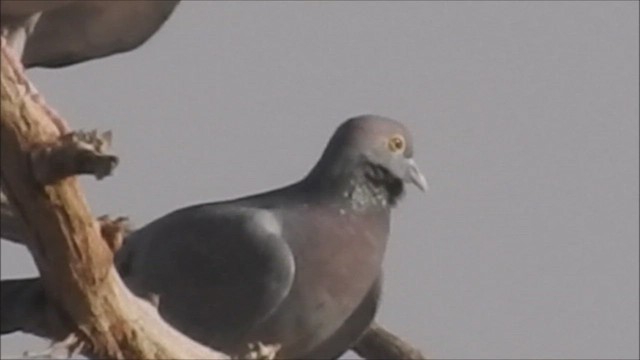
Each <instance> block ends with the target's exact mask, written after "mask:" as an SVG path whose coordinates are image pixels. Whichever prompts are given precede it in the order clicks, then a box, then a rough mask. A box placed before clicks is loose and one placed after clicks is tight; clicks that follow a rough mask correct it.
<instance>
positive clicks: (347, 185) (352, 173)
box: [304, 162, 404, 210]
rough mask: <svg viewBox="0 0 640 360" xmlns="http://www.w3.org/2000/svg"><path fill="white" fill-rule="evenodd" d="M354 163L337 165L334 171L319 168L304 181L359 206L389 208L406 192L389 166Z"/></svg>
mask: <svg viewBox="0 0 640 360" xmlns="http://www.w3.org/2000/svg"><path fill="white" fill-rule="evenodd" d="M343 165H344V164H343ZM351 165H352V166H338V167H333V170H334V171H322V170H319V169H318V168H316V169H314V170H313V171H312V172H311V173H310V174H309V176H307V178H306V179H305V181H304V182H305V183H306V184H308V185H309V189H313V192H314V193H317V194H318V195H320V194H321V196H322V197H325V198H326V197H327V195H329V197H330V198H333V199H339V200H340V201H346V202H348V203H349V204H350V206H351V207H352V208H353V209H355V210H371V209H388V208H390V207H392V206H394V205H395V204H396V202H397V201H398V199H399V198H400V197H401V196H402V194H403V192H404V185H403V183H402V181H401V180H399V179H397V178H395V177H394V176H392V175H391V174H390V173H389V172H388V171H387V170H386V169H384V168H382V167H380V166H377V165H374V164H371V163H368V162H361V163H358V164H351ZM336 169H343V170H342V171H340V170H336Z"/></svg>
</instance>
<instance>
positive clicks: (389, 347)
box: [353, 323, 426, 360]
mask: <svg viewBox="0 0 640 360" xmlns="http://www.w3.org/2000/svg"><path fill="white" fill-rule="evenodd" d="M353 351H354V352H355V353H356V354H358V355H359V356H361V357H362V358H363V359H370V360H373V359H395V360H403V359H405V360H421V359H426V357H425V356H424V355H422V353H421V352H420V350H418V349H416V348H415V347H413V346H411V345H410V344H409V343H407V342H406V341H404V340H402V339H400V338H399V337H397V336H396V335H394V334H392V333H391V332H389V331H388V330H386V329H385V328H383V327H382V326H380V325H378V324H376V323H374V324H372V325H371V327H370V328H369V330H367V332H366V333H365V334H364V335H363V336H362V338H361V339H360V340H359V341H358V343H357V344H356V346H354V347H353Z"/></svg>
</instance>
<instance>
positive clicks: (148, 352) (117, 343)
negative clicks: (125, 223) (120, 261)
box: [0, 39, 226, 359]
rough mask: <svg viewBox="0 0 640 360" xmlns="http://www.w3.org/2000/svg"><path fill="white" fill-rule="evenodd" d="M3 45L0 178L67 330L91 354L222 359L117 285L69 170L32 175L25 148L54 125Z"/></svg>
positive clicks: (43, 139)
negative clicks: (53, 175)
mask: <svg viewBox="0 0 640 360" xmlns="http://www.w3.org/2000/svg"><path fill="white" fill-rule="evenodd" d="M7 51H8V49H7V47H6V43H5V41H4V39H2V61H1V62H0V63H1V71H0V72H1V93H0V100H1V113H0V117H1V123H0V134H1V138H0V139H1V146H2V147H1V151H0V156H1V162H0V164H1V174H2V183H3V185H4V190H5V191H6V195H7V197H8V199H9V201H10V202H11V204H13V206H14V209H15V211H16V213H15V214H16V215H18V216H19V217H20V218H21V219H23V220H24V223H25V225H26V226H28V228H29V229H30V230H31V231H30V235H31V236H29V237H28V239H27V240H28V241H27V246H28V248H29V251H30V252H31V253H32V255H33V257H34V259H35V262H36V265H37V266H38V269H39V271H40V274H41V276H42V280H43V283H44V285H45V289H46V292H47V295H48V296H50V298H52V299H53V300H54V301H55V302H56V303H59V304H61V308H63V309H64V311H65V312H66V313H67V314H68V315H69V318H70V319H71V320H72V321H73V323H74V325H75V329H74V333H75V334H76V335H77V336H78V338H79V339H80V341H82V342H84V343H85V344H86V345H87V346H86V348H87V349H88V352H90V353H91V354H94V355H96V356H98V357H109V358H117V359H124V358H135V359H177V358H182V359H186V358H208V359H223V358H226V356H224V355H223V354H220V353H217V352H215V351H213V350H211V349H209V348H206V347H204V346H202V345H200V344H198V343H196V342H194V341H192V340H190V339H189V338H187V337H186V336H184V335H182V334H181V333H179V332H178V331H176V330H175V329H173V328H172V327H170V326H168V325H167V324H166V323H165V322H164V321H162V319H161V318H160V316H159V315H158V313H157V311H156V309H154V308H153V307H152V306H151V305H150V304H148V303H145V302H143V301H142V300H139V299H138V298H136V297H135V296H133V295H132V294H131V293H130V292H129V291H128V289H127V288H126V287H125V286H124V285H123V284H122V281H121V279H120V278H119V276H118V274H117V272H116V271H115V269H114V268H113V264H112V252H111V250H110V249H109V247H108V246H107V244H106V243H105V241H104V240H103V239H102V237H101V235H100V230H99V226H98V224H97V222H96V221H95V220H94V219H93V217H92V216H91V214H90V212H89V208H88V206H87V203H86V201H85V199H84V197H83V195H82V193H81V192H80V190H79V187H78V184H77V180H76V179H75V178H74V177H68V178H64V179H61V180H59V181H57V182H56V183H55V184H51V185H45V186H43V185H42V184H40V183H38V182H37V181H36V179H35V178H34V176H33V168H32V162H31V161H30V154H31V150H32V149H33V148H34V146H37V145H42V144H48V143H52V142H54V141H55V139H56V138H57V137H58V136H59V132H58V131H57V128H56V126H54V125H53V123H52V122H51V119H50V117H49V116H48V114H47V112H46V111H45V110H44V109H43V108H42V107H41V106H39V105H38V104H37V103H35V102H34V101H33V99H31V97H29V96H25V89H26V87H25V86H26V85H25V84H26V81H25V79H24V78H23V77H22V73H21V72H20V71H19V69H16V68H15V67H13V66H12V61H10V60H9V59H8V57H7V56H9V55H8V54H7Z"/></svg>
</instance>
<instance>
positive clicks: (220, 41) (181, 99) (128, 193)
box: [2, 1, 639, 359]
mask: <svg viewBox="0 0 640 360" xmlns="http://www.w3.org/2000/svg"><path fill="white" fill-rule="evenodd" d="M638 31H639V29H638V2H635V1H627V2H612V1H606V2H595V1H589V2H517V3H516V2H446V3H444V2H411V3H397V2H393V3H392V2H369V3H365V2H357V3H355V2H352V3H315V2H286V3H264V2H263V3H235V2H218V3H213V2H186V3H182V4H180V5H179V6H178V8H177V10H176V12H175V14H174V15H173V16H172V17H171V18H170V19H169V20H168V22H167V23H166V24H165V26H164V27H163V28H162V29H161V30H160V32H159V33H158V34H156V36H155V37H153V38H152V39H151V40H150V41H149V42H148V43H147V44H145V45H144V46H142V47H141V48H139V49H138V50H136V51H134V52H131V53H128V54H125V55H119V56H113V57H110V58H107V59H103V60H99V61H92V62H89V63H85V64H82V65H77V66H73V67H69V68H65V69H61V70H32V71H30V76H31V78H32V80H33V81H34V82H35V83H36V84H37V86H38V88H39V90H40V91H41V92H42V93H43V94H44V95H45V97H46V98H47V100H48V102H49V103H50V104H52V105H53V106H54V107H55V108H57V109H58V110H59V111H60V112H61V114H63V115H64V116H65V117H66V118H67V119H68V120H69V122H70V123H71V124H72V125H73V126H74V127H75V128H83V129H93V128H98V129H101V130H105V129H112V130H113V131H114V135H115V141H114V149H115V152H117V154H118V155H119V156H120V159H121V163H120V165H119V167H118V168H117V169H116V171H115V175H114V176H113V177H110V178H107V179H105V180H104V181H101V182H97V181H95V180H93V179H90V178H87V179H83V181H82V183H83V188H84V190H85V191H86V195H87V197H88V199H89V201H90V204H91V206H92V210H93V211H94V213H95V214H96V215H100V214H105V213H109V214H112V215H116V216H117V215H127V216H130V218H131V219H132V221H133V222H134V223H135V224H137V225H142V224H145V223H147V222H149V221H150V220H152V219H154V218H156V217H158V216H161V215H163V214H165V213H167V212H169V211H171V210H173V209H176V208H178V207H182V206H186V205H189V204H193V203H199V202H208V201H214V200H222V199H228V198H233V197H238V196H241V195H247V194H252V193H256V192H259V191H263V190H268V189H272V188H274V187H278V186H281V185H284V184H287V183H290V182H292V181H295V180H297V179H299V178H301V177H302V176H303V175H305V174H306V172H307V171H308V170H309V169H310V167H311V166H312V165H313V164H314V163H315V161H316V160H317V159H318V157H319V156H320V153H321V151H322V150H323V148H324V146H325V144H326V142H327V140H328V139H329V136H330V135H331V134H332V133H333V131H334V130H335V128H336V126H337V125H338V124H339V123H340V122H341V121H343V120H344V119H346V118H348V117H351V116H353V115H357V114H362V113H376V114H381V115H386V116H389V117H393V118H396V119H398V120H401V121H402V122H404V123H405V124H407V125H408V126H409V128H410V129H412V131H413V134H414V138H415V142H416V144H415V147H416V150H415V158H416V160H417V161H418V163H419V164H420V165H421V166H422V168H423V171H424V172H425V174H426V176H427V178H428V180H429V182H430V185H431V190H430V191H429V192H428V193H427V194H426V195H424V194H421V193H419V192H418V191H416V190H414V189H409V191H408V193H407V196H406V199H405V201H403V202H402V203H401V204H400V206H399V209H398V210H397V211H396V212H395V214H394V218H393V221H392V239H391V242H390V246H389V250H388V253H387V255H386V260H385V272H386V282H385V285H384V289H385V294H384V298H383V305H382V308H381V311H380V313H379V316H378V320H379V321H380V322H381V323H382V324H384V325H385V326H387V327H388V328H389V329H391V330H393V331H394V332H396V333H397V334H399V335H401V336H402V337H403V338H405V339H407V340H409V341H410V342H412V343H414V344H415V345H417V346H419V347H420V348H421V349H423V350H424V351H425V353H427V354H429V355H431V356H433V357H437V358H460V359H461V358H582V359H585V358H638V356H639V353H638V326H639V323H638V301H639V299H638V290H639V289H638V199H639V192H638V116H639V113H638V97H639V93H638V76H639V75H638V50H639V49H638V41H639V39H638ZM36 273H37V272H36V270H35V267H34V266H33V263H32V260H31V258H30V257H29V255H28V253H27V252H26V251H25V250H24V249H23V248H21V247H18V246H15V245H13V244H9V243H7V242H5V241H3V242H2V277H3V278H15V277H25V276H31V275H34V274H36ZM45 346H46V343H45V342H44V341H40V340H37V339H35V338H33V337H30V336H24V335H11V336H4V337H2V355H3V356H8V355H10V354H20V353H21V352H22V351H23V350H25V349H31V350H34V349H35V350H37V349H42V348H44V347H45Z"/></svg>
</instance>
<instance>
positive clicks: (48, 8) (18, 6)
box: [0, 0, 178, 68]
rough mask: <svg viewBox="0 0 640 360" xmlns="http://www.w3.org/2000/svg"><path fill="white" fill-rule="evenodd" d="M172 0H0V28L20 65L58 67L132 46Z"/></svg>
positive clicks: (162, 18) (161, 20)
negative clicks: (0, 0)
mask: <svg viewBox="0 0 640 360" xmlns="http://www.w3.org/2000/svg"><path fill="white" fill-rule="evenodd" d="M177 4H178V1H177V0H170V1H165V0H163V1H157V0H134V1H131V0H127V1H113V0H99V1H94V0H92V1H84V0H82V1H78V0H57V1H52V0H31V1H24V0H18V1H16V0H2V4H1V5H0V6H1V9H2V17H1V20H2V30H3V32H5V33H6V35H7V40H8V42H9V45H10V46H11V47H12V48H13V50H14V52H15V53H16V55H17V57H19V58H21V59H22V62H23V64H24V65H25V67H27V68H29V67H35V66H42V67H61V66H67V65H72V64H75V63H79V62H83V61H87V60H91V59H95V58H101V57H104V56H109V55H112V54H117V53H121V52H125V51H129V50H132V49H135V48H137V47H138V46H140V45H141V44H143V43H144V42H145V41H147V40H148V39H149V38H150V37H151V36H152V35H153V34H154V33H155V32H156V31H157V30H158V29H159V28H160V27H161V26H162V24H163V23H164V22H165V20H166V19H167V18H168V17H169V16H170V15H171V13H172V12H173V10H174V9H175V7H176V5H177Z"/></svg>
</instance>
